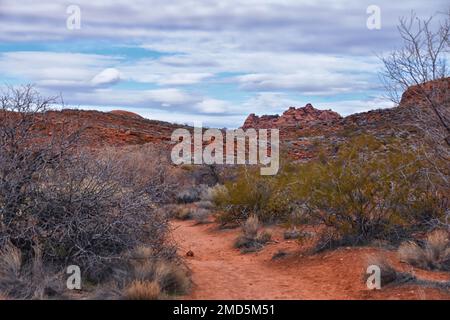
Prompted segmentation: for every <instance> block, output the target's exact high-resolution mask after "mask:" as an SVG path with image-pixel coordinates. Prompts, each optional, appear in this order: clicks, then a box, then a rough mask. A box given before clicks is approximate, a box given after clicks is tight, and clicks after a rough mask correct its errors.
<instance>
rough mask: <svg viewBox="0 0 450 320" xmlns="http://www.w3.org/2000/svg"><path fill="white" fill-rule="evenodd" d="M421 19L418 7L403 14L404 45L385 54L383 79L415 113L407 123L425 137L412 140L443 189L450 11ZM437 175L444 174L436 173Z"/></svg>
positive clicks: (449, 131) (449, 133) (448, 155)
mask: <svg viewBox="0 0 450 320" xmlns="http://www.w3.org/2000/svg"><path fill="white" fill-rule="evenodd" d="M439 18H440V19H439V20H438V21H436V17H430V18H428V19H420V18H418V17H417V16H416V15H415V14H414V13H413V14H412V15H411V16H410V17H405V18H401V19H400V23H399V26H398V30H399V33H400V37H401V41H402V46H401V47H400V48H399V49H397V50H395V51H393V52H391V53H390V54H389V55H388V56H385V57H381V60H382V62H383V64H384V71H383V72H382V74H381V76H382V80H383V81H384V83H385V87H386V89H387V91H388V96H389V98H390V99H391V100H392V101H394V102H395V103H397V104H401V105H402V106H403V107H405V108H403V109H402V111H403V112H405V113H406V114H408V115H410V117H406V118H409V119H412V121H410V122H409V123H405V125H407V126H409V127H415V128H416V129H417V131H418V132H419V133H420V139H415V140H414V141H412V143H413V144H414V145H415V148H416V149H418V150H422V151H423V155H424V159H425V160H426V161H427V162H428V163H429V165H428V173H427V174H428V175H429V176H430V177H431V179H432V180H433V183H434V184H435V188H437V189H440V191H439V192H441V193H448V192H449V190H450V165H449V163H450V78H449V69H448V66H447V63H448V53H449V50H450V46H449V44H450V41H449V34H450V20H449V18H450V13H447V14H443V15H440V16H439ZM434 176H437V177H439V179H435V177H434ZM449 217H450V211H449V210H447V219H446V220H444V221H443V220H432V221H430V224H433V226H434V227H446V228H450V225H449Z"/></svg>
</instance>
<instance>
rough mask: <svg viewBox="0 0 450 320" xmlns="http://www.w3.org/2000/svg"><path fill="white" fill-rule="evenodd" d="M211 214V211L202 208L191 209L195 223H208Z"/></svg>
mask: <svg viewBox="0 0 450 320" xmlns="http://www.w3.org/2000/svg"><path fill="white" fill-rule="evenodd" d="M210 216H211V211H209V210H208V209H204V208H195V209H191V217H192V219H194V220H195V221H196V222H197V224H204V223H208V219H209V217H210Z"/></svg>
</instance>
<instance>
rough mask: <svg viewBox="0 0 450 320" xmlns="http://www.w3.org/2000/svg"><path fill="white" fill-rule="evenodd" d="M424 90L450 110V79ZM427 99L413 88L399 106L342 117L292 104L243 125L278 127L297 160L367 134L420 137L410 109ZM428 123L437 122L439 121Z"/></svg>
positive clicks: (286, 149)
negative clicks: (296, 106) (280, 112)
mask: <svg viewBox="0 0 450 320" xmlns="http://www.w3.org/2000/svg"><path fill="white" fill-rule="evenodd" d="M425 89H426V90H431V89H433V92H436V94H437V95H438V97H435V98H434V99H436V101H439V102H442V105H441V106H440V107H441V112H447V113H448V112H449V101H450V99H449V93H450V90H449V89H450V78H446V79H443V80H440V81H434V82H430V83H427V84H425ZM424 102H425V101H424V98H423V95H421V94H419V91H418V88H417V87H411V88H409V89H408V90H407V91H406V92H405V93H404V94H403V96H402V99H401V103H400V105H399V106H398V107H395V108H391V109H378V110H371V111H368V112H363V113H357V114H352V115H349V116H347V117H341V116H340V115H339V114H338V113H336V112H333V111H331V110H318V109H315V108H314V107H313V106H312V105H311V104H307V105H306V106H305V107H302V108H295V107H290V108H289V109H288V110H286V111H285V112H284V113H283V114H282V115H281V116H279V115H264V116H261V117H258V116H256V115H255V114H250V115H249V116H248V117H247V119H246V120H245V122H244V124H243V126H242V128H244V129H248V128H256V129H259V128H278V129H279V130H280V139H281V144H282V150H283V149H284V153H285V154H288V155H289V156H290V157H291V158H293V159H295V160H309V159H311V158H314V157H315V156H317V154H318V153H319V149H325V150H328V152H329V153H330V154H332V153H333V152H336V150H337V146H338V144H340V143H341V142H343V141H345V140H346V139H348V138H349V137H351V136H356V135H360V134H364V133H367V134H371V135H374V136H377V137H383V138H388V137H402V138H407V139H412V140H414V139H420V134H419V133H418V129H417V127H416V124H417V118H416V117H415V115H414V112H411V110H412V108H414V107H415V106H420V105H424ZM431 119H432V118H431ZM428 125H430V126H434V125H438V121H434V122H433V123H429V124H428Z"/></svg>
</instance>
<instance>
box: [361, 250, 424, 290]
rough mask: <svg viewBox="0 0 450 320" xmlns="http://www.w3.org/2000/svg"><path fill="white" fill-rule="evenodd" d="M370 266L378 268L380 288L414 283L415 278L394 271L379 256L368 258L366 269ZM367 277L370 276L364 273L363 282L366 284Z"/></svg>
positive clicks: (405, 273) (408, 274)
mask: <svg viewBox="0 0 450 320" xmlns="http://www.w3.org/2000/svg"><path fill="white" fill-rule="evenodd" d="M371 265H375V266H378V267H379V268H380V278H381V279H380V280H381V288H383V287H384V286H387V285H389V284H392V285H394V284H396V285H400V284H404V283H409V282H414V281H416V278H415V277H414V276H413V275H412V274H410V273H407V272H400V271H397V270H395V269H394V267H392V265H391V264H390V263H389V262H388V261H387V260H386V259H385V258H383V257H381V256H372V257H369V259H368V261H367V267H369V266H371ZM366 269H367V268H366ZM369 276H370V274H368V273H366V272H364V276H363V279H364V282H367V279H368V278H369Z"/></svg>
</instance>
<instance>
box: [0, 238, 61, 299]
mask: <svg viewBox="0 0 450 320" xmlns="http://www.w3.org/2000/svg"><path fill="white" fill-rule="evenodd" d="M34 254H35V256H34V258H33V259H31V260H30V263H28V264H26V263H24V261H23V259H22V252H21V251H20V249H18V248H17V247H15V246H14V245H12V244H11V243H8V244H7V245H5V246H4V247H3V249H2V250H1V251H0V296H4V297H5V298H9V299H21V300H23V299H49V298H53V299H55V298H62V297H63V295H62V292H63V283H65V282H64V281H63V279H62V276H61V274H59V273H54V272H52V271H51V270H48V269H46V268H45V267H44V265H43V263H42V258H41V253H40V251H39V250H37V249H35V250H34Z"/></svg>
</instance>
